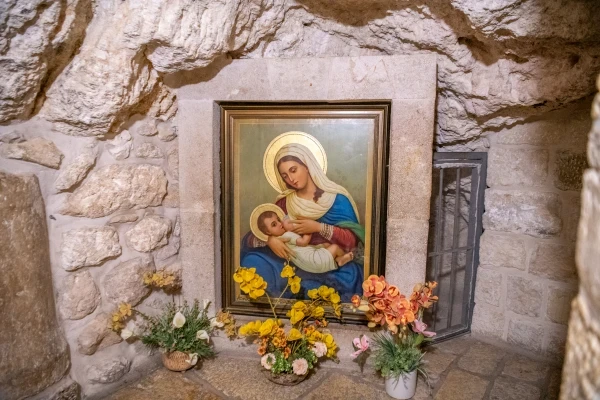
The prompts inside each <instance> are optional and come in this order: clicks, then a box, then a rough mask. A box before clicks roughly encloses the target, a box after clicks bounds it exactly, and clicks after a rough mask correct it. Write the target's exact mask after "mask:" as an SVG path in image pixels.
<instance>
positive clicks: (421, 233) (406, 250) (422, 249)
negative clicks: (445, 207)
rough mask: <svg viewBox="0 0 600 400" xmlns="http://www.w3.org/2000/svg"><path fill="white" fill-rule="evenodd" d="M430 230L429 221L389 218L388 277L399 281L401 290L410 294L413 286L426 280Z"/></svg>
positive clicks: (386, 267) (386, 273)
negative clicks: (428, 234)
mask: <svg viewBox="0 0 600 400" xmlns="http://www.w3.org/2000/svg"><path fill="white" fill-rule="evenodd" d="M428 232H429V224H428V223H427V221H417V220H413V219H408V218H407V219H399V220H391V219H388V221H387V256H386V266H385V276H386V278H387V279H388V280H389V281H390V282H396V284H397V285H398V287H399V289H400V292H402V293H411V292H412V289H413V287H414V285H415V284H416V283H418V282H423V281H424V279H425V264H426V258H427V233H428Z"/></svg>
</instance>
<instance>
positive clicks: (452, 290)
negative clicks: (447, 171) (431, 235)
mask: <svg viewBox="0 0 600 400" xmlns="http://www.w3.org/2000/svg"><path fill="white" fill-rule="evenodd" d="M460 178H461V177H460V168H457V169H456V189H455V190H454V227H453V228H454V232H453V233H452V248H455V247H456V246H457V245H458V235H459V234H460V221H459V220H460ZM457 259H458V253H456V252H455V253H452V262H451V264H450V271H452V272H451V273H450V306H449V307H448V321H447V322H446V328H447V329H449V328H450V327H451V326H452V310H453V308H454V293H455V292H456V288H455V286H456V264H457V262H458V260H457Z"/></svg>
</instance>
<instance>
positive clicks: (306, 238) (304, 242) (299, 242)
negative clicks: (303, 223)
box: [296, 233, 312, 247]
mask: <svg viewBox="0 0 600 400" xmlns="http://www.w3.org/2000/svg"><path fill="white" fill-rule="evenodd" d="M311 238H312V233H309V234H308V235H302V237H301V238H298V239H296V246H300V247H306V246H308V244H309V243H310V239H311Z"/></svg>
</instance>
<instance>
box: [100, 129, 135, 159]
mask: <svg viewBox="0 0 600 400" xmlns="http://www.w3.org/2000/svg"><path fill="white" fill-rule="evenodd" d="M131 146H133V138H132V137H131V134H130V133H129V131H123V132H121V133H120V134H118V135H117V136H115V138H114V139H113V140H109V141H107V142H106V150H108V152H109V153H110V155H111V156H113V158H114V159H115V160H124V159H126V158H128V157H129V153H130V152H131Z"/></svg>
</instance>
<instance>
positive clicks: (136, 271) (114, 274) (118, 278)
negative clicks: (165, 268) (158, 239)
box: [102, 256, 154, 306]
mask: <svg viewBox="0 0 600 400" xmlns="http://www.w3.org/2000/svg"><path fill="white" fill-rule="evenodd" d="M153 271H154V263H153V262H152V257H148V256H144V257H139V258H134V259H132V260H129V261H125V262H122V263H120V264H119V265H117V266H116V267H114V268H113V269H111V270H110V271H109V272H108V273H107V274H106V275H105V276H104V280H103V283H102V287H103V294H104V295H105V298H106V299H107V300H108V301H110V302H112V303H115V304H119V303H130V304H131V305H132V306H135V305H137V304H139V303H140V302H141V301H142V299H143V298H144V297H146V296H147V295H148V294H149V293H150V288H148V287H147V286H146V285H144V282H143V278H144V274H145V273H147V272H153Z"/></svg>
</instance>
